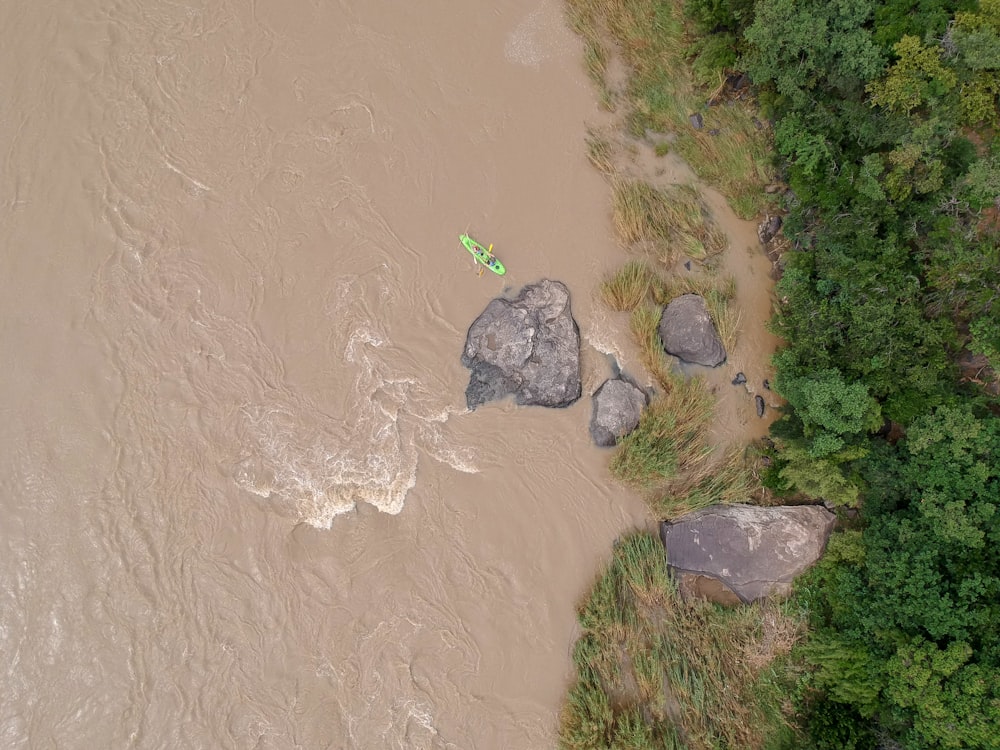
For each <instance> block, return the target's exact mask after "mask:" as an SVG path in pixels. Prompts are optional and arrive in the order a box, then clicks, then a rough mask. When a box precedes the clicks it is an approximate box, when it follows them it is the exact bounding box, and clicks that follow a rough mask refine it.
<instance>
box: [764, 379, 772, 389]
mask: <svg viewBox="0 0 1000 750" xmlns="http://www.w3.org/2000/svg"><path fill="white" fill-rule="evenodd" d="M764 390H765V391H769V390H771V381H770V380H768V379H767V378H764Z"/></svg>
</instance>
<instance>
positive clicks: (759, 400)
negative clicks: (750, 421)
mask: <svg viewBox="0 0 1000 750" xmlns="http://www.w3.org/2000/svg"><path fill="white" fill-rule="evenodd" d="M753 401H754V406H756V407H757V416H758V417H763V416H764V397H763V396H761V395H759V394H758V395H756V396H754V397H753Z"/></svg>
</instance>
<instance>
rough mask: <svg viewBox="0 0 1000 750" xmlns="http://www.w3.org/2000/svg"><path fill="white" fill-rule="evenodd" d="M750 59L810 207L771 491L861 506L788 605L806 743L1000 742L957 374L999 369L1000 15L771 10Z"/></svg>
mask: <svg viewBox="0 0 1000 750" xmlns="http://www.w3.org/2000/svg"><path fill="white" fill-rule="evenodd" d="M738 45H742V49H743V50H744V56H743V58H742V62H743V64H744V65H745V66H746V68H747V69H748V70H749V72H750V74H751V76H752V77H753V79H754V81H755V83H757V84H758V85H759V86H760V87H761V101H762V103H763V104H764V106H766V107H768V108H769V110H770V113H771V114H772V116H773V117H774V118H775V120H776V123H775V131H774V132H775V147H776V149H777V151H778V154H779V155H780V157H781V158H782V160H783V162H782V163H783V167H784V169H785V173H786V176H787V180H788V182H789V184H790V185H791V187H792V189H793V190H794V191H795V194H796V198H797V200H796V201H794V202H793V203H792V204H791V205H790V206H789V208H790V212H789V215H788V216H787V218H786V222H785V226H784V231H785V234H786V236H788V237H789V238H791V239H792V240H793V242H794V249H793V251H792V252H790V253H789V254H787V255H786V259H785V260H786V265H785V274H784V277H783V278H782V280H781V281H780V283H779V285H778V289H777V291H778V298H779V300H780V305H779V308H778V311H777V314H776V316H775V318H774V320H773V322H772V325H773V329H774V330H775V332H776V333H778V334H779V335H780V336H782V338H784V340H785V341H786V342H787V346H786V348H785V349H784V350H783V351H782V352H780V353H779V354H778V355H777V356H776V358H775V365H776V368H777V373H778V374H777V377H776V378H775V383H776V387H777V389H778V391H779V392H780V393H781V394H782V395H783V396H785V398H786V399H787V401H788V408H787V413H786V415H785V416H784V417H783V418H782V419H781V420H779V421H778V422H776V423H775V426H774V428H773V431H772V435H773V437H774V440H775V443H776V445H777V447H778V449H779V450H778V453H777V455H776V456H774V457H773V460H772V467H773V469H772V471H773V473H775V474H776V475H777V477H776V479H777V480H780V483H779V482H777V481H775V478H774V477H772V483H773V484H775V485H776V486H781V487H783V488H791V489H795V490H798V491H801V492H804V493H805V494H807V495H810V496H813V497H822V498H824V499H826V500H830V501H833V502H834V503H848V504H852V505H853V504H859V505H860V507H861V510H862V522H863V531H860V532H850V533H849V534H845V535H841V536H840V537H837V538H835V540H831V543H830V547H829V552H828V554H827V557H826V559H824V561H823V562H822V563H821V564H820V565H818V566H816V568H814V570H813V571H812V572H811V573H810V574H809V575H808V577H807V579H806V580H805V581H803V582H802V585H801V586H800V588H799V593H798V597H799V600H800V601H801V602H802V603H803V605H804V606H806V607H808V609H809V611H810V612H811V613H812V615H813V625H814V631H813V633H812V636H811V638H810V640H809V643H808V645H807V646H806V647H804V648H803V649H802V651H801V655H802V656H803V658H806V659H807V660H808V662H809V663H810V664H811V665H812V671H811V673H810V675H809V679H808V689H807V690H806V691H805V692H804V693H802V695H801V698H800V702H799V705H800V709H801V717H802V722H803V731H804V734H805V735H808V742H805V743H804V746H809V747H815V748H819V747H855V746H857V747H871V746H873V744H874V742H875V740H874V737H875V736H876V735H878V736H880V737H881V736H888V737H891V738H892V740H891V742H890V745H891V744H892V742H895V743H899V746H901V747H904V748H907V749H909V748H914V749H916V748H950V747H955V748H996V747H1000V475H998V471H1000V418H998V417H997V416H996V414H997V410H996V405H995V404H994V408H993V411H990V410H989V409H987V408H984V407H983V406H981V405H974V404H976V403H978V402H975V399H976V398H978V397H977V396H976V395H975V392H973V391H971V390H970V389H969V387H968V385H967V384H966V383H965V382H963V381H962V380H960V378H959V374H958V370H957V367H956V366H955V364H954V358H955V356H956V354H957V353H958V352H960V351H961V350H962V349H963V348H970V349H972V350H973V351H976V352H980V353H982V354H985V355H986V356H987V358H989V359H990V361H991V362H992V363H994V365H995V366H996V365H998V364H1000V241H998V238H997V228H998V224H997V218H996V217H997V212H998V211H1000V160H998V158H997V153H998V147H997V145H996V142H995V140H994V138H993V133H992V131H991V130H989V129H988V128H992V127H996V126H997V125H998V124H1000V117H998V107H997V104H998V96H1000V0H982V2H974V1H973V0H884V1H883V2H872V1H870V0H845V1H838V2H832V3H825V2H819V0H806V1H805V2H803V1H802V0H760V2H758V3H757V6H756V12H755V15H754V20H753V22H752V23H751V24H750V25H749V26H748V28H747V29H746V32H745V35H744V37H743V38H742V39H741V40H740V41H739V42H738ZM976 128H979V129H980V132H978V133H977V132H975V129H976ZM983 377H984V378H985V377H988V375H983ZM974 380H975V379H974ZM979 397H981V396H979ZM883 419H886V420H888V421H889V422H888V423H891V424H892V425H893V429H894V437H893V439H894V440H898V442H896V443H895V444H889V443H887V442H885V440H884V439H883V438H881V437H879V433H878V430H879V427H880V424H879V423H880V422H881V421H882V420H883ZM901 435H905V437H904V438H903V439H901V440H900V439H899V437H900V436H901ZM809 743H811V744H809Z"/></svg>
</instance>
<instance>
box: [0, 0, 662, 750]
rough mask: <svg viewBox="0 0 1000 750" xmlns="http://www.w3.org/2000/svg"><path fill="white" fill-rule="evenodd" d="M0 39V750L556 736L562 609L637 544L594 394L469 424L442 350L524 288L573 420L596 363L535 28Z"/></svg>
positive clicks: (568, 637)
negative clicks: (570, 384) (490, 265)
mask: <svg viewBox="0 0 1000 750" xmlns="http://www.w3.org/2000/svg"><path fill="white" fill-rule="evenodd" d="M0 29H2V30H0V35H2V39H3V44H2V45H0V67H2V70H3V71H4V75H3V77H2V80H0V94H2V100H3V101H4V103H5V104H4V107H3V109H2V110H0V142H2V143H3V144H4V145H3V151H2V180H0V189H2V194H0V263H2V267H0V305H2V325H0V334H2V338H0V341H2V352H3V355H4V373H3V380H2V394H3V402H2V403H3V418H2V419H0V461H2V467H0V481H2V492H0V540H2V548H0V596H2V606H0V653H2V655H3V670H4V671H3V682H4V689H3V691H2V698H0V706H2V711H0V746H3V747H4V748H12V749H13V748H43V747H44V748H49V747H53V748H54V747H58V748H126V747H127V748H460V749H462V750H465V749H467V748H505V749H510V748H544V747H552V746H554V744H555V730H556V726H557V715H558V709H559V704H560V701H561V699H562V695H563V691H564V689H565V686H566V684H567V681H568V679H569V677H570V675H571V666H570V659H569V652H570V649H571V645H572V642H573V638H574V635H575V632H576V631H575V623H574V605H575V603H576V602H577V600H578V599H579V598H580V597H581V596H582V595H583V594H584V592H585V591H586V589H587V588H588V587H589V584H590V583H591V581H592V577H593V576H594V575H595V574H596V572H597V570H598V568H599V565H600V562H601V561H602V560H604V559H606V558H607V557H608V555H609V552H610V545H611V543H612V541H613V540H614V538H615V537H616V536H618V535H619V534H620V533H621V532H623V531H625V530H629V529H631V528H634V527H635V526H636V525H642V524H644V523H646V522H647V521H646V514H645V510H644V506H643V505H642V503H641V502H640V500H639V499H638V498H637V497H635V496H633V495H631V494H629V493H628V492H626V491H624V490H623V489H621V488H620V487H618V486H617V485H615V484H614V483H613V482H612V481H611V480H610V479H608V478H607V471H606V463H607V460H608V456H607V454H606V453H603V452H600V451H598V450H597V449H595V448H593V447H591V446H590V443H589V437H588V435H587V421H588V419H589V416H590V413H589V409H590V405H589V399H587V398H584V399H581V401H580V402H578V403H577V404H576V405H575V406H573V407H571V408H569V409H565V410H547V409H539V408H534V409H532V408H515V407H514V406H512V405H510V404H502V405H495V406H486V407H482V408H480V409H478V410H476V411H475V412H468V411H467V410H466V408H465V405H464V404H465V402H464V389H465V385H466V382H467V378H468V373H467V371H465V370H464V369H463V368H462V366H461V364H460V360H459V357H460V354H461V351H462V345H463V341H464V335H465V331H466V328H467V327H468V325H469V324H470V323H471V322H472V320H473V319H474V318H475V317H476V315H478V313H479V312H480V311H481V310H482V309H483V307H484V306H485V305H486V303H487V302H488V301H489V299H491V298H492V297H494V296H497V295H498V294H501V293H502V292H503V291H504V290H505V289H508V288H509V289H511V290H517V289H519V288H520V287H521V286H522V285H524V284H526V283H530V282H533V281H537V280H539V279H541V278H553V279H558V280H560V281H563V282H564V283H566V284H567V286H568V287H569V288H570V290H571V293H572V294H573V310H574V314H575V316H576V319H577V321H578V322H579V323H580V326H581V331H582V335H583V339H584V341H585V347H584V376H585V382H584V393H585V395H588V394H589V393H591V392H592V391H593V389H594V387H596V385H597V384H598V383H599V382H600V381H601V380H603V379H604V378H605V377H606V376H608V374H609V373H610V369H609V365H608V362H607V361H606V360H605V358H604V357H603V356H602V355H601V354H600V352H599V351H598V349H604V350H608V349H609V346H608V344H607V342H611V341H613V340H614V339H615V338H616V336H619V335H621V336H624V335H625V334H624V333H621V332H619V331H617V330H616V328H615V326H616V325H618V326H620V322H617V323H616V322H615V320H614V319H613V318H611V317H610V316H608V315H606V314H604V313H602V312H601V308H600V307H599V306H598V305H597V304H596V303H595V302H594V300H593V293H594V287H595V286H596V283H597V281H598V280H599V279H600V277H601V276H602V275H603V274H604V273H605V272H607V271H609V270H610V269H612V268H613V267H614V266H615V265H616V264H617V263H618V262H619V260H620V251H619V250H618V249H617V248H616V247H615V243H614V239H613V234H612V229H611V226H610V220H609V217H608V201H609V198H608V190H607V186H606V185H605V183H604V182H603V181H602V179H601V177H600V176H599V175H598V174H597V173H596V171H595V170H593V169H592V168H591V167H590V166H589V165H588V163H587V161H586V157H585V146H584V135H585V123H586V121H587V118H588V117H593V116H595V115H596V114H597V113H598V109H597V105H596V103H595V96H594V94H593V92H592V90H591V87H590V84H589V83H588V81H587V80H586V77H585V75H584V73H583V69H582V63H581V56H582V50H581V45H580V43H579V42H578V40H577V39H576V38H575V37H574V36H573V35H572V34H571V33H570V32H569V31H568V30H567V28H566V26H565V22H564V20H563V15H562V7H561V5H560V3H559V2H558V0H515V2H513V3H505V4H503V7H502V8H501V7H497V6H496V5H495V4H493V3H486V2H482V1H481V0H480V1H479V2H474V3H453V2H443V0H431V1H430V2H424V3H419V4H405V3H398V2H371V1H369V2H354V3H349V2H344V1H343V0H341V2H330V3H318V2H306V1H305V0H291V1H289V2H275V1H274V0H271V1H270V2H267V1H265V0H258V1H257V2H249V3H246V2H236V1H235V0H221V2H220V1H218V0H214V1H213V2H206V1H205V0H193V2H185V3H173V2H141V1H140V0H114V1H112V0H96V1H91V2H80V1H79V0H77V1H74V0H68V1H65V2H61V3H19V2H6V3H2V4H0ZM464 231H468V232H470V233H471V234H473V235H474V236H477V237H478V238H479V239H482V240H484V241H487V242H491V243H495V249H496V251H497V253H498V255H499V256H500V257H501V258H502V260H503V261H504V263H505V264H506V265H507V267H508V269H509V272H508V275H507V276H506V277H504V278H503V279H501V278H499V277H496V276H493V275H492V274H486V276H485V277H482V278H480V277H478V276H477V274H476V272H475V270H474V268H473V266H472V259H471V256H470V255H469V254H468V253H467V252H465V250H463V249H462V247H461V245H460V244H459V243H458V235H459V234H460V233H461V232H464ZM505 285H508V286H505ZM602 342H604V343H602Z"/></svg>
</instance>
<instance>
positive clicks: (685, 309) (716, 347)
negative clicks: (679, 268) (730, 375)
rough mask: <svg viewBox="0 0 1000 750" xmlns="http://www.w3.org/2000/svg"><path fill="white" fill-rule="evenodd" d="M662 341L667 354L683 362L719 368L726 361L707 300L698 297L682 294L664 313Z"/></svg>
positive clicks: (724, 350)
mask: <svg viewBox="0 0 1000 750" xmlns="http://www.w3.org/2000/svg"><path fill="white" fill-rule="evenodd" d="M660 340H661V341H662V342H663V348H664V349H665V350H666V351H667V354H672V355H674V356H675V357H677V358H678V359H680V360H681V361H683V362H691V363H693V364H696V365H705V366H706V367H718V366H719V365H721V364H722V363H723V362H725V361H726V349H725V347H723V345H722V339H720V338H719V333H718V331H716V330H715V324H714V323H713V322H712V318H711V316H710V315H709V314H708V307H707V306H706V305H705V300H704V299H702V298H701V297H700V296H698V295H697V294H682V295H681V296H680V297H677V298H675V299H673V300H671V301H670V304H669V305H667V306H666V307H665V308H664V309H663V314H662V315H661V316H660Z"/></svg>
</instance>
